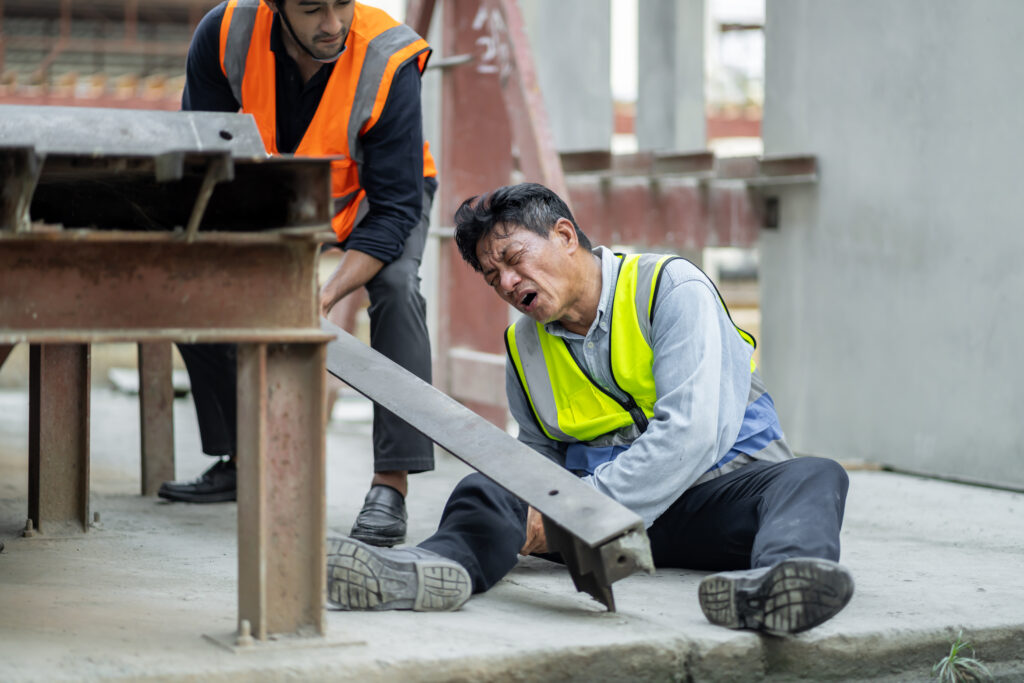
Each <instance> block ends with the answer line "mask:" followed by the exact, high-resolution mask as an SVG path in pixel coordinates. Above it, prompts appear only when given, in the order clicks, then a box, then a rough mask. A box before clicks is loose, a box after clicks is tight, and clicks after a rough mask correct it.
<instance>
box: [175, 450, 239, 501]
mask: <svg viewBox="0 0 1024 683" xmlns="http://www.w3.org/2000/svg"><path fill="white" fill-rule="evenodd" d="M237 488H238V471H237V470H236V469H235V461H234V460H232V459H230V458H224V459H223V460H218V461H217V462H215V463H214V464H213V467H211V468H210V469H208V470H206V471H205V472H203V474H202V476H200V477H199V478H198V479H196V480H194V481H190V482H178V481H165V482H164V483H163V484H160V490H159V491H157V495H158V496H160V497H161V498H165V499H167V500H174V501H181V502H183V503H223V502H226V501H231V500H235V499H236V490H237Z"/></svg>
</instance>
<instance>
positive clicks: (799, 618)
mask: <svg viewBox="0 0 1024 683" xmlns="http://www.w3.org/2000/svg"><path fill="white" fill-rule="evenodd" d="M697 595H698V598H699V600H700V608H701V610H703V611H704V616H706V617H707V618H708V621H710V622H711V623H712V624H718V625H719V626H725V627H727V628H748V629H753V630H756V631H764V632H765V633H771V634H774V635H784V634H787V633H799V632H800V631H806V630H807V629H809V628H813V627H815V626H817V625H818V624H821V623H824V622H826V621H828V620H829V619H831V618H832V617H834V616H835V615H836V614H838V613H839V610H841V609H843V607H845V606H846V603H848V602H849V601H850V598H851V597H852V596H853V577H852V576H851V575H850V572H849V571H847V569H846V568H845V567H843V566H842V565H841V564H839V563H837V562H832V561H831V560H821V559H817V558H812V557H792V558H789V559H787V560H783V561H782V562H779V563H778V564H776V565H774V566H772V567H760V568H757V569H745V570H740V571H731V572H721V573H719V574H712V575H711V576H707V577H705V578H704V580H703V581H701V582H700V587H699V588H698V589H697Z"/></svg>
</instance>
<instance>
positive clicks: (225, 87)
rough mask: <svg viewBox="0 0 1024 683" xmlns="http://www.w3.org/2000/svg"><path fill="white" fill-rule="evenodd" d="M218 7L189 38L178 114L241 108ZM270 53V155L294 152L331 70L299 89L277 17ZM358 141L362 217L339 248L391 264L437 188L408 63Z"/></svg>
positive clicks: (416, 76)
mask: <svg viewBox="0 0 1024 683" xmlns="http://www.w3.org/2000/svg"><path fill="white" fill-rule="evenodd" d="M224 8H225V4H224V3H222V4H220V5H218V6H217V7H216V8H214V9H213V10H211V11H210V12H209V13H208V14H207V15H206V16H205V17H204V18H203V20H202V21H201V22H200V23H199V27H198V28H197V29H196V32H195V35H194V36H193V37H192V44H191V46H190V47H189V51H188V62H187V66H186V80H185V92H184V93H183V95H182V99H181V108H182V109H183V110H185V111H229V112H235V111H238V110H239V109H240V108H241V104H240V103H239V102H238V100H236V99H235V96H234V93H232V91H231V86H230V84H229V83H228V79H227V77H226V76H225V75H224V72H223V71H222V70H221V67H220V25H221V19H222V18H223V17H224ZM270 47H271V49H272V50H273V52H274V56H275V60H274V61H275V62H276V69H277V72H276V78H277V81H276V86H277V148H278V150H279V151H280V152H282V153H293V152H294V151H295V149H296V148H297V147H298V146H299V142H300V141H301V140H302V136H303V135H304V134H305V133H306V129H307V128H308V127H309V124H310V122H311V121H312V120H313V115H314V114H315V113H316V110H317V107H319V106H320V99H321V97H323V94H324V89H325V88H326V87H327V80H328V79H329V78H330V76H331V73H332V72H333V70H334V65H333V64H325V65H323V66H322V67H321V68H320V70H319V71H318V72H317V73H316V74H315V75H314V76H313V77H312V78H311V79H310V80H309V81H308V82H306V83H303V81H302V75H301V74H300V72H299V67H298V65H297V64H296V63H295V60H293V59H292V58H291V57H290V56H288V53H287V51H286V50H285V46H284V40H283V39H282V37H281V22H280V19H279V18H278V17H276V16H275V17H274V23H273V27H272V29H271V35H270ZM361 142H362V148H363V163H362V166H361V167H360V176H359V177H360V182H361V184H362V186H363V189H365V190H366V200H365V201H368V202H369V212H368V213H367V214H366V217H365V218H364V219H363V220H362V221H360V222H359V224H358V225H357V226H356V227H355V229H354V230H353V231H352V233H351V234H350V235H349V237H348V239H346V240H345V242H344V243H343V245H342V246H343V247H344V248H345V249H355V250H356V251H362V252H364V253H367V254H369V255H370V256H373V257H375V258H378V259H380V260H381V261H383V262H384V263H390V262H392V261H394V260H395V259H396V258H398V257H399V256H400V255H401V253H402V249H403V246H404V245H405V239H406V238H407V237H408V236H409V232H410V231H411V230H412V229H413V228H414V227H415V226H416V224H417V223H418V222H419V220H420V213H421V211H422V207H423V190H424V186H426V190H427V191H428V192H429V193H430V194H433V192H434V190H435V189H436V188H437V181H436V180H434V179H433V178H424V177H423V114H422V109H421V106H420V72H419V69H418V68H417V66H416V62H415V60H414V61H411V62H409V63H408V64H406V65H404V66H403V67H402V68H401V69H399V70H398V72H397V73H396V74H395V77H394V80H393V82H392V85H391V91H390V92H389V93H388V99H387V102H386V103H385V105H384V110H383V112H382V113H381V115H380V118H379V119H378V121H377V123H376V125H374V127H373V128H372V129H371V130H370V131H369V132H368V133H366V135H364V136H363V137H362V140H361Z"/></svg>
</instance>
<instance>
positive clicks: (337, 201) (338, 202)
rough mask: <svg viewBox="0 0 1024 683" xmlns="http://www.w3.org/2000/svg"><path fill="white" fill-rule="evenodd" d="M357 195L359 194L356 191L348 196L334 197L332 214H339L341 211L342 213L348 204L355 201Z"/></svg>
mask: <svg viewBox="0 0 1024 683" xmlns="http://www.w3.org/2000/svg"><path fill="white" fill-rule="evenodd" d="M358 194H359V190H356V191H355V192H349V193H348V194H346V195H343V196H341V197H335V198H334V213H339V212H341V211H344V210H345V207H346V206H348V204H349V202H351V201H352V200H353V199H355V198H356V195H358Z"/></svg>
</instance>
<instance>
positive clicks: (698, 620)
mask: <svg viewBox="0 0 1024 683" xmlns="http://www.w3.org/2000/svg"><path fill="white" fill-rule="evenodd" d="M343 400H344V401H345V402H347V403H348V405H347V406H346V407H343V408H342V409H340V410H336V411H335V414H336V415H338V414H341V415H349V416H351V418H352V419H351V420H349V421H345V422H341V421H335V422H333V423H332V424H331V426H330V428H329V430H328V463H329V471H328V526H329V527H330V528H331V529H332V530H333V531H334V532H336V533H344V532H345V531H347V529H348V527H349V526H350V525H351V523H352V520H353V519H354V517H355V514H356V512H357V511H358V509H359V507H360V506H361V503H362V496H363V494H364V493H365V490H366V488H367V485H368V483H369V479H370V476H371V462H370V440H369V435H370V424H369V422H368V417H369V414H368V412H367V411H365V410H363V409H361V408H360V407H359V404H358V402H359V401H361V400H362V399H357V398H347V399H343ZM27 405H28V400H27V395H26V394H25V393H24V392H21V391H13V390H12V391H0V541H2V542H3V543H4V544H5V546H6V547H5V549H4V550H3V552H0V681H5V682H7V681H59V680H110V681H120V680H132V681H135V680H153V681H171V680H204V681H206V680H210V681H221V680H224V681H229V680H246V681H249V680H253V681H264V680H265V681H280V680H374V681H405V680H423V681H442V680H444V681H449V680H457V681H469V680H473V681H481V680H482V681H493V680H503V681H504V680H515V681H532V680H565V681H594V680H676V681H678V680H697V681H754V680H799V679H808V680H824V679H833V680H868V679H871V680H885V681H889V680H892V681H895V680H900V681H906V680H910V681H913V680H928V678H929V676H930V670H931V666H932V664H934V663H935V662H936V661H938V659H939V658H940V657H942V656H943V655H944V654H945V653H946V652H947V651H948V649H949V643H950V642H951V641H952V640H953V639H954V638H955V637H956V634H957V632H958V631H959V630H960V629H961V628H962V629H963V630H964V635H965V636H968V637H969V638H970V639H971V640H972V642H973V643H974V645H975V647H976V655H977V656H978V657H979V658H980V659H981V660H982V661H985V662H986V663H989V664H990V665H991V666H992V669H993V672H994V673H995V674H996V677H997V680H1006V681H1010V680H1013V681H1020V680H1024V572H1022V571H1021V570H1022V569H1024V524H1022V517H1024V494H1018V493H1011V492H1007V491H998V490H992V489H985V488H979V487H972V486H964V485H959V484H953V483H949V482H941V481H934V480H927V479H921V478H916V477H910V476H905V475H897V474H892V473H886V472H871V471H854V472H851V488H850V498H849V503H848V506H847V516H846V524H845V527H844V531H843V544H844V545H843V561H844V563H846V564H847V565H848V566H849V567H850V569H851V570H852V571H853V573H854V576H855V578H856V581H857V592H856V594H855V595H854V598H853V601H852V602H851V604H850V605H849V606H848V607H847V608H846V610H844V612H843V613H841V614H840V615H839V616H838V617H837V618H835V619H833V620H832V621H830V622H828V623H827V624H825V625H823V626H821V627H819V628H817V629H815V630H813V631H811V632H809V633H806V634H802V635H799V636H797V637H792V638H785V639H783V638H772V637H762V636H759V635H756V634H752V633H744V632H733V631H728V630H725V629H720V628H717V627H714V626H712V625H710V624H709V623H708V622H706V621H705V620H704V618H703V616H702V615H701V613H700V609H699V607H698V605H697V601H696V587H697V584H698V583H699V581H700V579H701V578H702V577H703V576H704V574H703V573H702V572H688V571H680V570H662V571H659V572H658V573H657V575H655V576H646V575H638V576H634V577H630V578H629V579H626V580H625V581H622V582H619V583H617V584H615V593H616V601H617V603H618V605H619V611H618V612H617V613H615V614H609V613H606V612H604V611H603V608H602V607H601V606H600V605H598V604H597V603H596V602H594V601H593V600H591V599H590V598H589V597H587V596H586V595H584V594H581V593H576V592H575V590H574V589H573V586H572V582H571V580H570V579H569V576H568V575H567V573H566V572H565V570H564V569H563V568H562V567H560V566H558V565H555V564H552V563H549V562H546V561H544V560H539V559H536V558H525V559H523V560H522V561H521V562H520V564H519V565H518V566H517V567H516V569H515V570H514V571H513V572H512V573H511V574H510V575H509V576H508V578H507V579H506V580H504V581H503V582H501V583H500V584H499V585H498V586H497V587H495V588H494V589H493V590H492V591H490V592H488V593H487V594H485V595H482V596H477V597H474V598H473V599H472V600H470V602H469V603H468V604H467V605H466V606H465V607H464V608H463V609H462V610H461V611H459V612H456V613H452V614H415V613H408V612H387V613H344V612H331V613H329V615H328V620H327V621H328V635H327V636H326V637H325V638H316V639H309V640H297V639H284V640H281V641H277V642H273V643H270V644H258V645H256V646H254V647H252V648H247V649H241V650H238V649H236V650H234V651H232V650H229V649H226V648H224V647H221V646H218V645H216V644H214V643H212V642H211V641H210V640H208V639H204V638H203V635H204V634H205V635H210V636H214V637H219V638H223V639H229V637H230V634H231V633H232V632H233V631H234V628H235V609H236V597H235V590H236V555H235V506H234V504H230V503H229V504H220V505H212V506H194V505H182V504H166V503H161V502H158V501H157V500H156V499H154V498H142V497H140V496H138V495H136V492H137V491H138V481H139V465H138V449H139V437H138V427H137V424H136V416H137V414H138V405H137V401H136V399H135V398H133V397H129V396H124V395H120V394H116V393H114V392H112V391H109V390H105V389H96V390H94V392H93V395H92V413H93V428H92V436H93V447H92V487H91V488H92V509H93V510H95V511H98V512H99V513H100V521H99V524H98V525H97V527H96V528H94V529H93V530H92V531H90V532H89V533H88V534H86V535H84V536H82V537H78V538H72V539H43V538H33V539H24V538H21V537H20V535H19V532H20V529H21V528H22V526H23V525H24V517H25V511H26V501H25V489H26V479H27V474H26V471H27V434H26V424H27V415H28V413H27ZM175 417H176V434H175V438H176V445H177V454H178V455H177V462H178V476H179V478H191V477H193V476H196V475H197V474H199V473H200V472H201V471H202V470H203V469H204V468H205V466H206V465H207V462H206V461H205V460H204V458H203V457H202V456H201V455H199V446H198V434H197V430H196V425H195V414H194V410H193V408H192V404H191V400H190V399H181V400H178V401H176V402H175ZM467 472H468V469H467V468H466V467H465V466H464V465H462V464H461V463H460V462H458V461H457V460H455V459H454V458H452V457H451V456H448V455H447V454H439V457H438V469H437V470H436V471H435V472H432V473H427V474H423V475H417V476H416V477H415V478H414V479H413V480H412V488H411V490H410V496H409V511H410V541H412V542H416V541H419V540H421V539H422V538H424V537H426V536H427V535H429V534H430V533H431V532H432V530H433V528H434V524H435V523H436V520H437V518H438V516H439V513H440V510H441V508H442V506H443V504H444V501H445V499H446V497H447V494H448V492H449V491H450V489H451V487H452V486H453V485H454V483H455V482H456V481H457V480H458V479H459V478H460V477H461V476H463V475H464V474H465V473H467Z"/></svg>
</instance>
